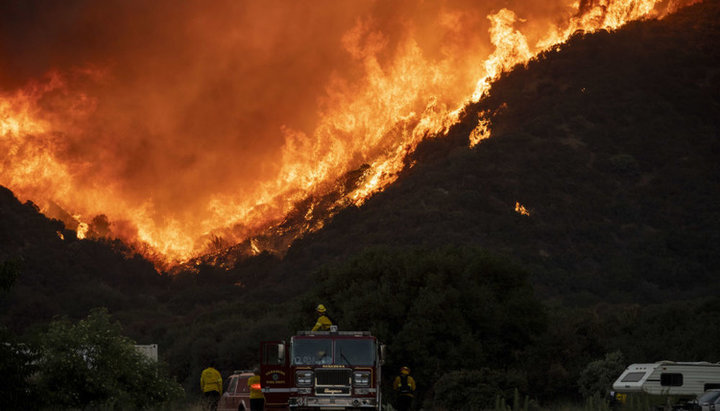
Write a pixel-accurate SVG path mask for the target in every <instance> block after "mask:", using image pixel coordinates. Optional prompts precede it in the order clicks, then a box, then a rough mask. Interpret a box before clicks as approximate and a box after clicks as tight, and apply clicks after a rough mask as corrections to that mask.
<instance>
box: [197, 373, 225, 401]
mask: <svg viewBox="0 0 720 411" xmlns="http://www.w3.org/2000/svg"><path fill="white" fill-rule="evenodd" d="M222 386H223V382H222V376H221V375H220V372H219V371H218V370H216V369H215V363H214V362H213V361H211V362H210V366H209V367H207V368H205V369H204V370H203V372H202V373H201V374H200V389H201V390H202V392H203V395H204V396H205V403H206V406H207V408H208V409H210V410H216V409H217V405H218V401H219V400H220V395H221V394H222Z"/></svg>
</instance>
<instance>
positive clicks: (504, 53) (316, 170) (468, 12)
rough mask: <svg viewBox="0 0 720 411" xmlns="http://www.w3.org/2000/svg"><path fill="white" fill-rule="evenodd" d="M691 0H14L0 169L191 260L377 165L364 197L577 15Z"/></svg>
mask: <svg viewBox="0 0 720 411" xmlns="http://www.w3.org/2000/svg"><path fill="white" fill-rule="evenodd" d="M656 3H657V4H656ZM685 3H688V2H687V1H686V2H685ZM660 5H662V10H658V9H659V8H660ZM678 5H679V3H677V2H674V1H670V2H668V1H662V2H661V1H654V0H637V1H630V0H627V1H625V0H617V1H611V0H603V1H582V2H573V1H563V0H550V1H548V0H533V1H528V0H515V1H513V0H493V1H468V0H446V1H384V0H383V1H381V0H377V1H370V0H362V1H361V0H354V1H337V0H324V1H323V0H314V1H291V0H284V1H278V0H273V1H268V0H263V1H242V0H215V1H212V2H208V1H183V2H178V1H170V0H154V1H146V0H104V1H93V0H67V1H57V2H54V1H40V0H27V1H13V2H3V4H1V5H0V152H1V153H3V157H2V158H1V159H0V184H1V185H4V186H7V187H8V188H10V189H11V190H13V191H14V192H15V193H16V195H18V197H20V198H21V199H22V200H32V201H33V202H35V203H37V204H38V205H39V206H40V207H41V209H42V210H43V211H45V212H46V214H49V215H53V214H57V210H58V208H57V207H54V206H53V204H56V205H58V206H59V207H60V208H61V209H63V210H65V211H66V212H68V213H70V214H71V215H73V216H74V218H75V220H77V221H78V222H82V223H83V224H92V219H93V218H94V217H95V216H97V215H99V214H103V215H105V216H107V219H108V221H109V223H110V225H109V227H106V228H108V229H109V230H110V232H109V233H107V232H105V233H101V234H105V235H110V236H111V237H118V238H122V239H124V240H126V241H129V242H144V243H146V244H149V245H150V246H151V247H153V248H154V249H155V250H156V251H157V252H159V253H161V254H163V255H165V256H166V257H167V258H168V259H171V260H173V259H177V260H182V259H186V258H188V257H190V256H192V255H196V254H197V253H200V252H202V251H203V250H204V249H205V246H206V245H207V243H208V241H209V238H211V236H213V235H220V236H223V237H224V238H226V239H228V241H230V242H231V243H232V242H237V241H241V240H243V239H246V238H248V237H249V236H252V235H253V233H256V232H257V231H258V230H260V229H262V227H264V226H266V225H267V224H270V223H272V222H273V221H277V220H278V219H281V218H282V216H283V215H284V213H287V212H288V210H289V209H290V207H292V204H293V203H294V202H295V201H298V200H300V199H302V198H304V197H305V196H307V195H308V194H309V193H317V192H322V191H323V190H328V189H329V188H328V187H330V186H332V183H333V182H334V181H335V180H336V179H337V178H339V177H340V176H342V175H343V174H344V173H346V172H348V171H351V170H354V169H357V168H358V167H359V166H361V165H363V164H368V165H370V168H369V169H368V172H367V178H366V184H365V186H364V187H361V189H359V190H358V191H357V192H355V193H351V194H350V195H349V196H348V199H347V201H348V203H356V204H360V203H361V202H362V201H363V199H364V198H367V196H369V195H371V194H372V193H373V192H376V191H378V190H381V189H382V187H384V185H385V184H388V183H389V182H391V181H392V176H393V173H397V171H398V167H401V164H402V159H403V157H404V156H405V154H407V152H408V151H409V150H410V151H411V150H412V149H414V147H415V145H416V144H417V143H418V142H419V141H420V140H422V139H423V138H426V137H427V136H432V135H435V134H437V133H439V132H441V131H442V130H443V129H444V128H445V127H447V126H448V125H450V124H452V122H453V121H454V120H455V119H456V116H457V113H458V110H459V109H461V108H462V107H463V106H464V105H465V104H466V103H467V102H468V101H471V100H473V99H477V98H480V97H481V95H482V93H483V92H487V87H488V85H489V83H490V81H491V80H492V78H493V77H494V76H496V75H498V74H499V73H500V72H501V71H502V70H507V69H509V68H510V67H512V66H513V65H514V64H516V63H518V62H524V61H527V59H529V58H531V57H532V56H534V55H536V54H537V53H538V52H539V51H542V50H543V49H545V48H547V47H550V46H552V45H553V44H556V43H559V42H562V41H563V40H564V39H566V38H567V36H568V35H570V34H572V33H573V32H575V31H576V30H577V29H580V28H582V29H586V30H594V29H598V28H614V27H617V26H619V25H620V24H622V23H623V22H624V21H625V20H630V19H637V18H642V17H644V16H647V17H656V16H658V15H661V14H662V12H664V11H665V10H666V9H667V8H669V9H673V8H675V7H677V6H678ZM654 9H655V10H654ZM479 124H480V125H484V126H485V127H487V126H488V123H487V122H486V121H484V120H483V119H480V122H479ZM483 133H485V134H482V135H483V136H487V135H489V134H487V133H489V131H483ZM476 134H477V135H479V134H478V133H476ZM476 143H477V141H474V142H473V144H476ZM79 229H80V230H81V231H83V230H84V228H83V226H80V228H79Z"/></svg>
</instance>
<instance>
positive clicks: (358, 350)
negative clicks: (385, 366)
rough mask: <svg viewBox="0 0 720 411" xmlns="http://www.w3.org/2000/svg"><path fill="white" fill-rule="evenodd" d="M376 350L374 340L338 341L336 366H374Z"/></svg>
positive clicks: (336, 345) (336, 344)
mask: <svg viewBox="0 0 720 411" xmlns="http://www.w3.org/2000/svg"><path fill="white" fill-rule="evenodd" d="M374 362H375V350H374V345H373V342H372V340H336V341H335V364H341V365H373V363H374Z"/></svg>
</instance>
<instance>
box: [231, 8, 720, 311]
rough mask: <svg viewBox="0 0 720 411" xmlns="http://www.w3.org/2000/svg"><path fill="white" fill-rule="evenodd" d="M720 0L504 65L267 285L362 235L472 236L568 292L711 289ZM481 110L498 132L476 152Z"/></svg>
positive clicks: (403, 240) (469, 240) (718, 217)
mask: <svg viewBox="0 0 720 411" xmlns="http://www.w3.org/2000/svg"><path fill="white" fill-rule="evenodd" d="M718 9H719V7H718V2H717V1H711V2H705V3H702V4H698V5H695V6H692V7H689V8H686V9H683V10H681V11H680V12H679V13H677V14H676V15H673V16H669V17H668V18H666V19H664V20H662V21H648V22H637V23H633V24H631V25H629V26H627V27H625V28H623V29H621V30H619V31H617V32H614V33H607V32H601V33H596V34H592V35H582V34H578V35H576V36H575V37H573V38H572V39H571V40H570V41H569V42H568V44H566V45H564V46H562V48H561V49H560V50H559V51H552V52H548V53H546V54H545V55H543V56H541V57H540V58H539V59H537V60H535V61H533V62H531V63H530V64H529V65H528V66H527V67H526V68H522V67H520V68H517V69H516V70H514V71H513V72H511V73H509V74H507V75H505V76H504V77H503V78H502V79H500V80H499V81H497V82H496V83H495V84H494V85H493V89H492V90H491V96H490V97H489V98H487V99H484V100H483V101H481V102H480V103H478V104H475V105H473V106H471V107H468V108H467V109H466V113H465V116H464V119H463V121H462V122H461V123H460V124H457V125H456V126H455V127H453V128H452V129H451V130H450V132H449V134H448V136H447V137H441V138H436V139H433V140H429V141H427V142H426V143H424V144H423V145H421V146H420V148H419V149H418V151H417V152H416V153H415V158H413V159H412V161H414V162H415V166H414V167H412V168H410V169H409V170H406V172H405V173H404V175H403V176H402V178H401V179H399V180H398V182H397V183H396V184H394V185H393V186H392V187H390V188H388V189H387V190H386V191H385V192H383V193H381V194H378V195H376V196H375V197H374V198H373V199H371V200H370V201H369V202H368V203H366V204H365V205H364V206H363V207H362V208H353V209H347V210H345V211H343V212H341V213H340V214H339V215H337V216H336V217H335V219H334V221H333V222H332V223H331V224H328V225H327V226H326V227H325V228H324V229H323V230H321V231H320V232H318V233H315V234H312V235H309V236H306V237H305V238H304V239H301V240H299V241H296V242H295V244H294V245H293V247H292V248H291V249H290V251H289V253H288V255H287V256H286V258H285V260H284V262H283V263H282V264H281V265H280V266H279V267H268V272H272V273H275V276H274V278H276V279H277V280H276V283H274V284H275V285H274V287H276V288H277V289H282V288H283V280H285V281H287V284H288V289H291V288H294V287H296V286H297V285H299V284H302V283H303V282H304V281H306V276H304V275H303V274H306V273H308V272H309V271H312V269H313V268H314V267H317V265H318V264H320V263H322V262H323V261H329V260H334V259H341V258H343V257H344V256H348V255H350V254H354V253H356V252H357V251H359V250H361V249H363V248H365V247H368V246H373V245H379V244H386V245H392V246H397V245H418V244H422V245H429V246H438V245H443V244H477V245H480V246H482V247H485V248H488V249H489V250H492V251H494V252H497V253H501V254H505V255H507V256H509V257H510V258H512V259H514V260H517V261H519V262H521V263H522V264H524V265H526V266H527V267H529V268H530V269H531V271H532V272H533V274H534V278H535V283H536V285H537V286H538V287H539V289H540V290H541V291H542V293H543V295H545V296H546V297H558V298H563V299H565V300H566V301H568V302H573V303H574V302H577V303H583V304H585V303H593V302H595V301H601V300H610V301H645V302H648V301H662V300H664V299H667V298H686V297H690V296H693V295H698V294H705V293H707V292H710V291H709V290H708V282H709V281H710V280H711V279H713V278H716V276H717V274H719V273H720V271H719V270H718V265H719V264H720V249H719V246H718V244H719V241H718V240H720V238H718V237H719V235H720V234H718V233H720V206H718V197H719V194H720V193H719V192H718V188H720V184H719V183H720V181H719V180H720V168H719V166H718V164H720V163H718V161H717V159H718V154H719V153H720V140H719V135H720V133H719V130H720V124H718V122H719V120H718V119H720V100H719V90H720V73H719V72H718V67H720V57H719V53H718V47H717V44H718V42H717V39H718V38H720V30H719V27H718V22H719V21H720V18H719V17H720V15H719V13H718ZM481 111H485V112H486V113H489V117H490V120H491V122H492V126H491V129H492V137H491V138H490V139H488V140H484V141H482V142H481V143H480V144H479V145H477V146H476V147H474V148H469V147H468V135H469V134H470V132H471V131H472V130H473V128H475V126H476V125H477V119H478V115H477V113H478V112H481ZM516 203H520V204H521V205H523V206H524V207H526V208H527V209H528V210H529V213H530V215H529V216H527V215H522V214H519V213H517V212H516V211H515V206H516ZM239 270H240V271H242V269H241V268H239ZM712 287H713V289H715V290H716V287H714V286H712Z"/></svg>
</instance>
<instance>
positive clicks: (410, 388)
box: [393, 367, 415, 411]
mask: <svg viewBox="0 0 720 411" xmlns="http://www.w3.org/2000/svg"><path fill="white" fill-rule="evenodd" d="M393 389H394V390H395V391H397V392H398V394H399V395H398V400H397V407H395V408H397V410H398V411H407V410H409V409H410V406H412V400H413V398H414V397H415V395H414V393H415V379H413V377H411V376H410V368H408V367H402V368H400V375H398V376H397V377H395V381H393Z"/></svg>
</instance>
